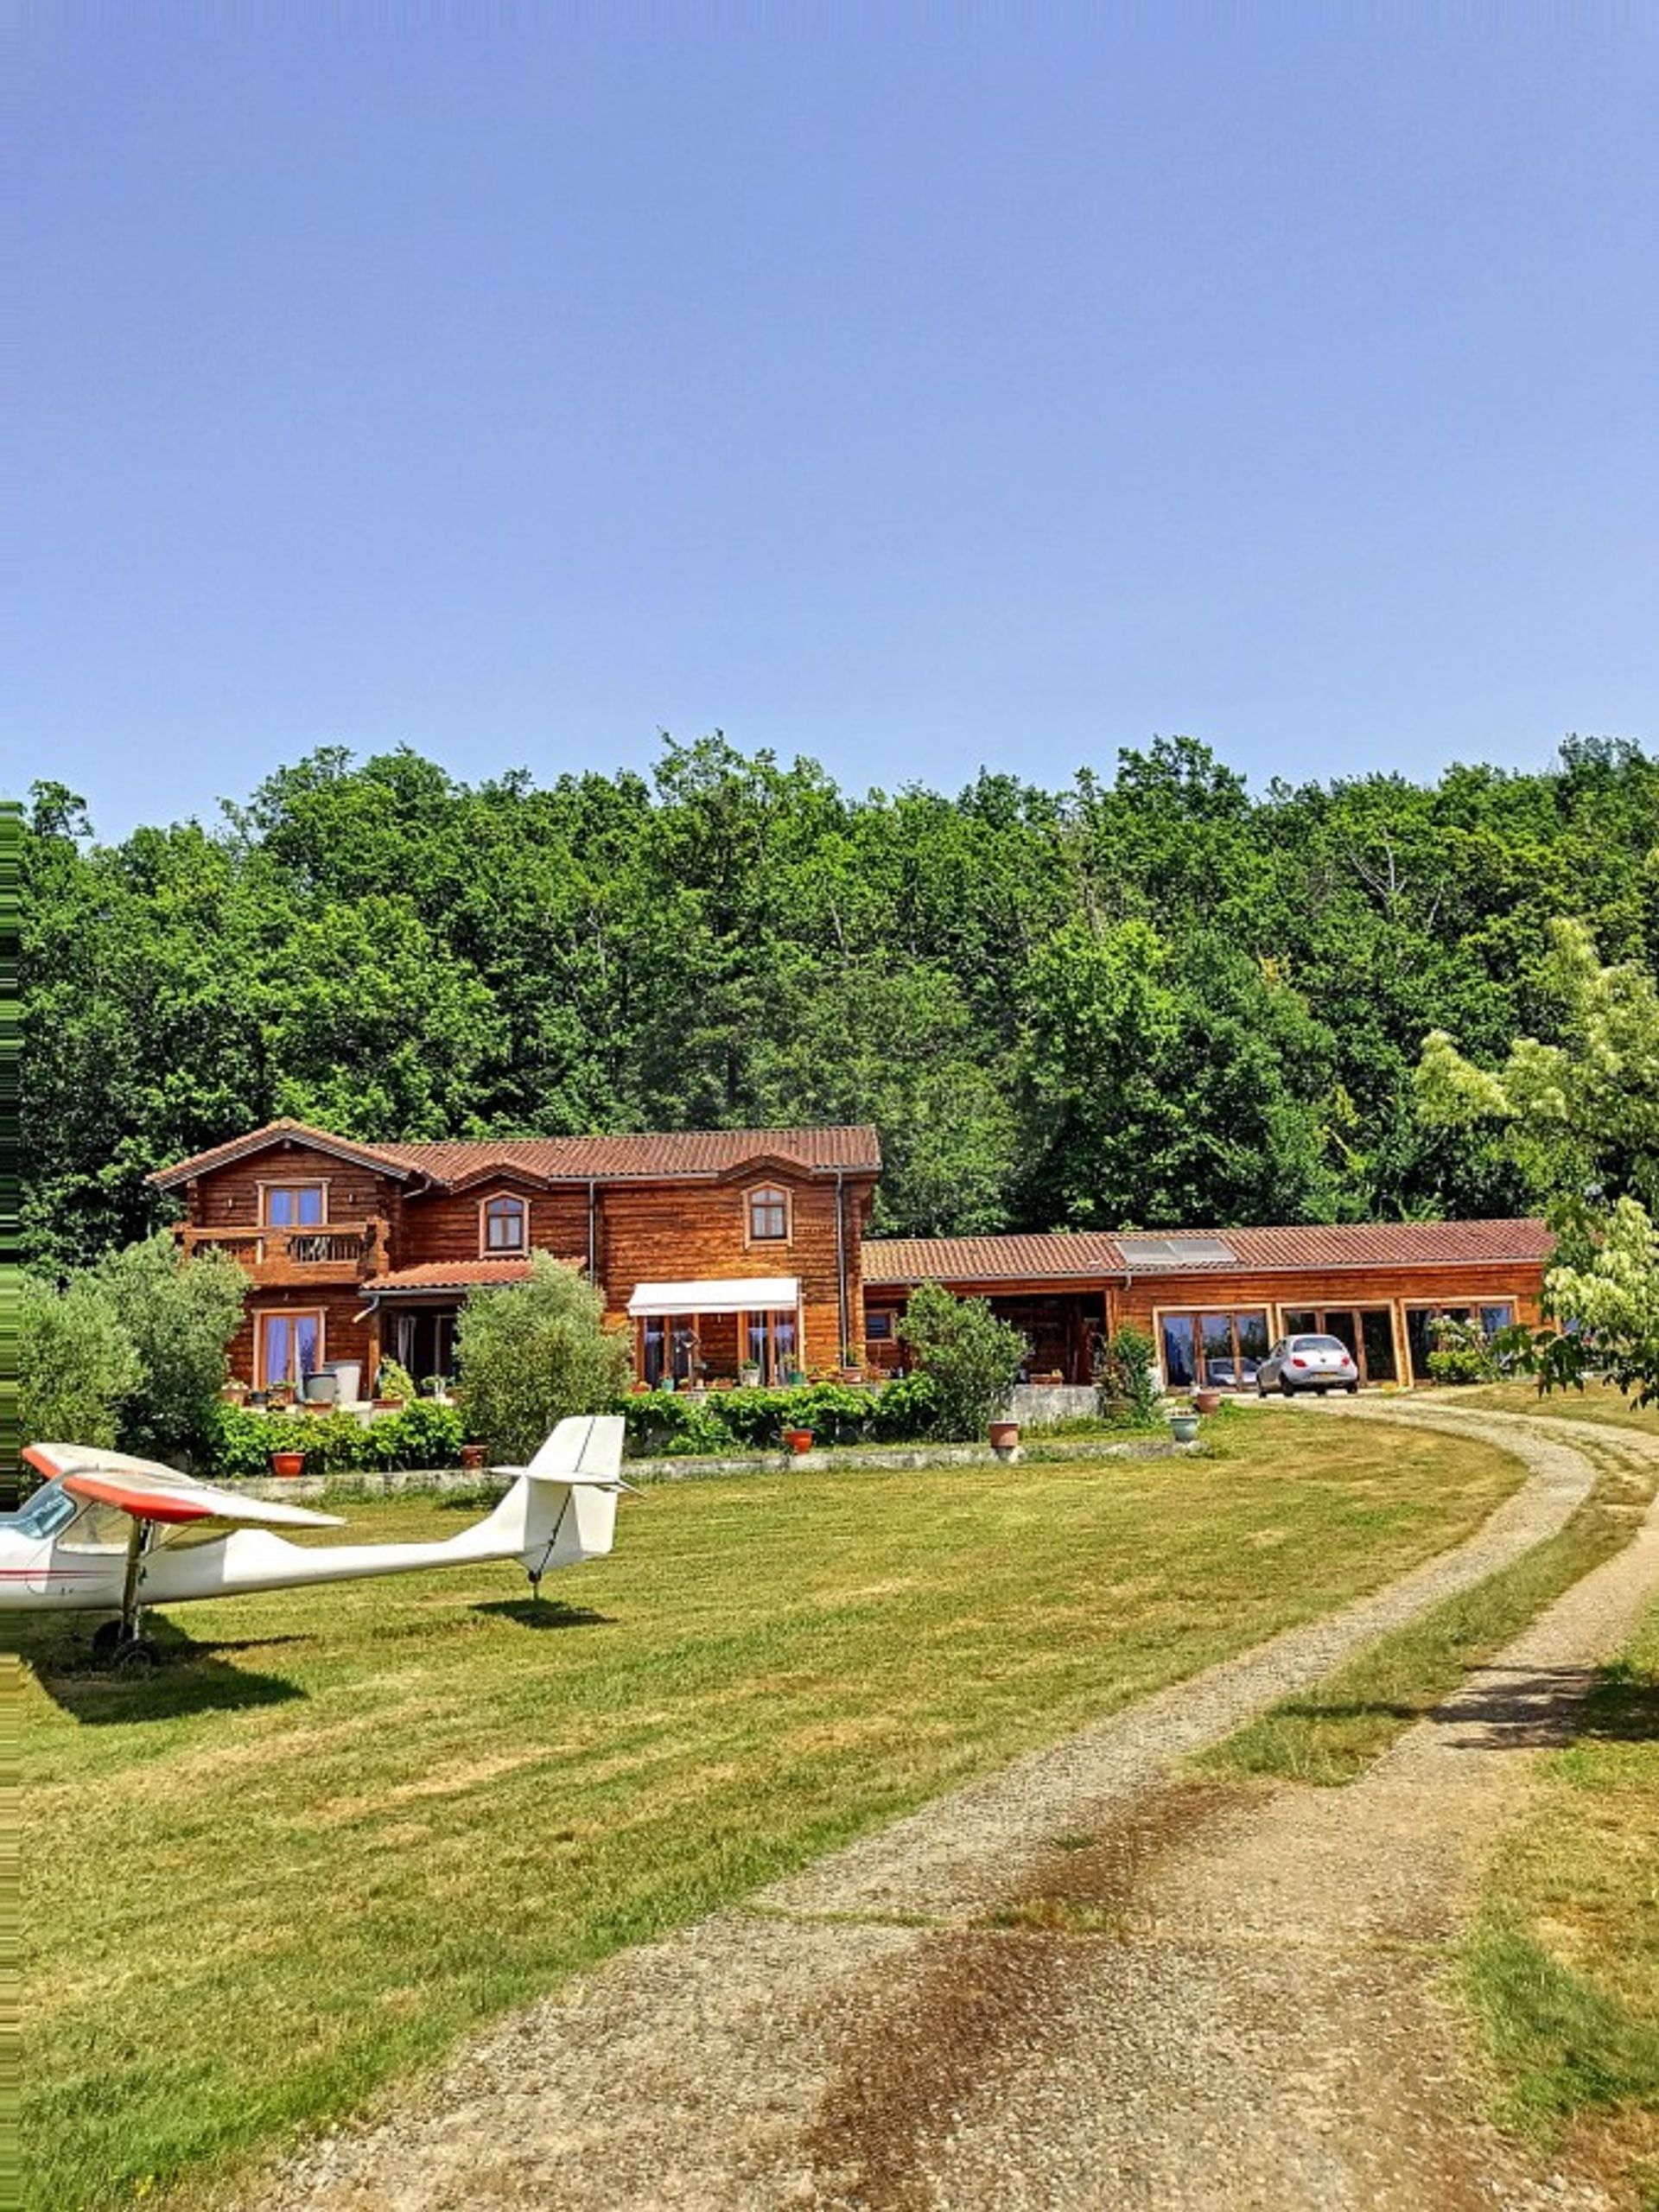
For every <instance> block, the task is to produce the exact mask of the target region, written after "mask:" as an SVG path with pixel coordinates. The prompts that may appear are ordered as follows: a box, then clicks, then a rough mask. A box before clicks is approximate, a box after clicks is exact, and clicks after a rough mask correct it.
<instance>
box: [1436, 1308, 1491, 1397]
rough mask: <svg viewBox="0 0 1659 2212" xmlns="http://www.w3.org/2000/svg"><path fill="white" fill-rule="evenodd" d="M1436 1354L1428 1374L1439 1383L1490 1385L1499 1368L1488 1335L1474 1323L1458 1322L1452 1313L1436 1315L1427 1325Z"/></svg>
mask: <svg viewBox="0 0 1659 2212" xmlns="http://www.w3.org/2000/svg"><path fill="white" fill-rule="evenodd" d="M1428 1334H1429V1338H1430V1341H1431V1343H1432V1344H1433V1351H1431V1352H1430V1353H1429V1355H1428V1371H1429V1373H1430V1375H1431V1376H1433V1379H1434V1380H1435V1382H1437V1383H1491V1382H1494V1381H1496V1379H1497V1372H1498V1368H1497V1358H1496V1357H1495V1356H1494V1354H1493V1351H1492V1348H1491V1344H1490V1343H1489V1342H1488V1341H1487V1338H1486V1332H1485V1331H1484V1329H1482V1328H1481V1326H1480V1325H1479V1324H1478V1322H1475V1321H1459V1320H1455V1319H1453V1318H1452V1315H1451V1314H1450V1313H1437V1314H1436V1315H1435V1316H1434V1318H1433V1320H1432V1321H1431V1322H1430V1323H1429V1325H1428Z"/></svg>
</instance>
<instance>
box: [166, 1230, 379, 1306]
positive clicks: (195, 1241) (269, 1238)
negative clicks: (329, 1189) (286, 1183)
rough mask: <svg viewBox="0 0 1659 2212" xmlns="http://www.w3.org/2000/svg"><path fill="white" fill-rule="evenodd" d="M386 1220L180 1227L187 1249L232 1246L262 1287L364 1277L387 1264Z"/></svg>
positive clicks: (223, 1249) (317, 1284)
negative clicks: (308, 1226)
mask: <svg viewBox="0 0 1659 2212" xmlns="http://www.w3.org/2000/svg"><path fill="white" fill-rule="evenodd" d="M386 1229H387V1224H386V1223H385V1220H384V1219H383V1218H382V1217H380V1216H378V1215H376V1216H374V1217H372V1218H371V1219H369V1220H367V1221H354V1222H351V1223H346V1224H342V1223H340V1222H329V1223H327V1224H325V1225H323V1226H321V1227H319V1228H315V1229H270V1228H265V1229H258V1228H253V1227H251V1226H249V1225H248V1224H245V1223H244V1224H240V1225H238V1227H235V1228H232V1229H193V1228H190V1227H189V1226H188V1225H187V1226H185V1227H183V1228H181V1229H180V1230H179V1231H178V1237H179V1243H180V1245H181V1249H183V1250H184V1251H185V1252H187V1253H190V1252H206V1251H219V1252H228V1253H229V1254H230V1255H231V1257H232V1259H233V1260H234V1261H236V1262H237V1263H238V1265H239V1266H241V1267H244V1268H246V1269H247V1271H248V1273H249V1274H251V1276H252V1277H253V1279H254V1281H255V1282H256V1283H257V1284H258V1285H259V1286H260V1287H261V1288H263V1289H268V1290H269V1289H283V1288H285V1287H293V1286H298V1287H302V1288H305V1287H313V1286H315V1287H321V1286H322V1285H324V1284H326V1283H354V1282H361V1281H364V1279H365V1277H366V1276H369V1275H372V1274H377V1273H378V1271H379V1270H380V1268H383V1267H384V1266H385V1249H386Z"/></svg>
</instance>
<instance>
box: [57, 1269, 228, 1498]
mask: <svg viewBox="0 0 1659 2212" xmlns="http://www.w3.org/2000/svg"><path fill="white" fill-rule="evenodd" d="M93 1280H94V1281H95V1282H96V1284H97V1286H98V1287H99V1289H100V1290H101V1291H102V1292H103V1294H105V1297H106V1298H107V1299H108V1300H109V1301H110V1305H111V1307H112V1309H113V1310H114V1313H115V1314H116V1317H117V1319H118V1321H119V1322H120V1325H121V1326H122V1327H123V1328H124V1330H125V1332H126V1333H127V1337H128V1338H129V1340H130V1343H131V1344H132V1347H133V1349H134V1351H135V1352H136V1353H137V1357H138V1370H139V1373H138V1382H137V1387H136V1389H134V1390H133V1392H132V1394H131V1395H130V1398H129V1400H128V1402H127V1405H126V1408H125V1410H124V1414H123V1417H122V1421H121V1441H122V1445H123V1446H124V1449H126V1450H127V1451H130V1452H137V1453H138V1454H139V1455H140V1456H141V1457H143V1458H145V1459H168V1460H176V1459H194V1458H195V1457H197V1456H199V1455H200V1453H201V1452H203V1451H204V1449H205V1448H206V1447H207V1445H208V1442H209V1440H210V1438H211V1435H212V1432H213V1416H214V1414H215V1411H216V1409H217V1407H218V1403H219V1388H220V1386H221V1384H222V1383H224V1382H225V1380H226V1376H228V1374H229V1372H230V1370H229V1366H228V1363H227V1362H226V1348H227V1347H228V1345H229V1344H230V1341H231V1338H232V1337H233V1336H234V1335H235V1333H236V1331H237V1328H238V1324H239V1323H240V1321H241V1319H242V1304H243V1300H244V1298H245V1295H246V1293H247V1287H248V1279H247V1277H246V1276H245V1274H243V1272H242V1270H241V1268H238V1266H237V1264H236V1262H235V1261H234V1260H232V1259H230V1258H228V1257H226V1255H225V1254H224V1253H222V1252H213V1251H207V1252H201V1253H198V1254H195V1255H192V1256H191V1257H190V1258H188V1259H186V1258H185V1257H184V1256H183V1255H182V1254H181V1253H180V1252H179V1250H178V1249H177V1248H176V1247H175V1244H174V1243H173V1240H172V1238H171V1237H170V1236H166V1235H165V1234H162V1235H159V1236H151V1237H149V1238H147V1239H146V1240H145V1241H144V1243H142V1244H130V1245H128V1246H127V1247H126V1249H124V1251H120V1252H112V1253H111V1254H110V1255H108V1256H107V1257H106V1258H105V1259H103V1260H101V1261H99V1263H98V1266H97V1268H95V1269H94V1270H93Z"/></svg>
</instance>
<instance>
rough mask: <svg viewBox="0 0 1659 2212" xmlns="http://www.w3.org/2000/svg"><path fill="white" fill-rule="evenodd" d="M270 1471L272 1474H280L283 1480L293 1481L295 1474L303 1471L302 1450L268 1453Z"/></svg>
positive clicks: (297, 1474)
mask: <svg viewBox="0 0 1659 2212" xmlns="http://www.w3.org/2000/svg"><path fill="white" fill-rule="evenodd" d="M270 1471H271V1473H272V1474H273V1475H278V1476H280V1477H281V1478H283V1481H284V1482H292V1481H294V1479H295V1478H296V1477H297V1476H300V1475H302V1474H303V1473H304V1472H305V1454H304V1452H272V1453H271V1455H270Z"/></svg>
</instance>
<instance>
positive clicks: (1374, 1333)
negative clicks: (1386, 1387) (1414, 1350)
mask: <svg viewBox="0 0 1659 2212" xmlns="http://www.w3.org/2000/svg"><path fill="white" fill-rule="evenodd" d="M1359 1333H1360V1338H1361V1342H1362V1344H1363V1349H1364V1353H1365V1380H1366V1381H1367V1382H1368V1383H1393V1382H1395V1381H1397V1379H1398V1376H1397V1371H1396V1370H1395V1359H1394V1316H1393V1315H1392V1314H1391V1313H1389V1310H1388V1308H1387V1307H1386V1306H1370V1307H1369V1308H1368V1309H1367V1310H1366V1311H1365V1312H1364V1313H1362V1314H1361V1315H1360V1317H1359Z"/></svg>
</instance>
